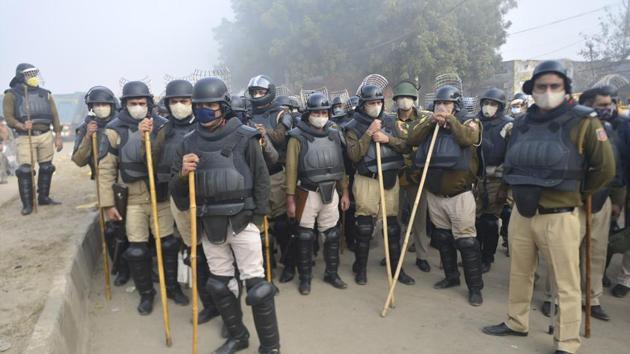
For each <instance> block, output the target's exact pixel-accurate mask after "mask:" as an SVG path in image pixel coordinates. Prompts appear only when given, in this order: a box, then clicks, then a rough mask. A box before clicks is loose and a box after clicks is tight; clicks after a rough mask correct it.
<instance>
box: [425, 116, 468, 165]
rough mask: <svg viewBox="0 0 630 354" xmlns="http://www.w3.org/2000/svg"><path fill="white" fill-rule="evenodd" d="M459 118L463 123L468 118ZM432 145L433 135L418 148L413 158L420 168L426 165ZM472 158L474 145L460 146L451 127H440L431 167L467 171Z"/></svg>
mask: <svg viewBox="0 0 630 354" xmlns="http://www.w3.org/2000/svg"><path fill="white" fill-rule="evenodd" d="M457 119H459V120H460V122H462V123H463V121H464V119H466V118H464V117H457ZM430 146H431V137H430V136H427V138H425V140H424V141H423V142H422V144H420V145H419V146H418V150H416V155H415V158H414V160H413V162H414V167H416V168H420V169H421V168H423V167H424V164H425V163H426V160H427V156H428V154H429V147H430ZM471 159H472V147H470V146H466V147H462V146H460V145H459V143H458V142H457V141H456V140H455V137H454V136H453V134H452V133H451V131H450V130H449V129H446V128H440V130H439V131H438V134H437V137H436V138H435V145H434V147H433V155H432V156H431V162H430V167H431V168H433V169H442V170H452V171H466V170H468V168H469V166H470V161H471Z"/></svg>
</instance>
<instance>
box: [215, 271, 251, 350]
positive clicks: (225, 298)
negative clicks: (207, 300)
mask: <svg viewBox="0 0 630 354" xmlns="http://www.w3.org/2000/svg"><path fill="white" fill-rule="evenodd" d="M231 279H232V278H231V277H220V276H216V275H211V276H210V279H208V284H207V287H208V291H209V292H210V294H211V295H212V300H213V301H214V303H215V305H216V306H217V309H218V310H219V313H220V314H221V318H222V319H223V323H224V325H225V327H226V328H227V332H228V339H227V341H225V343H223V345H222V346H220V347H219V348H218V349H217V350H215V351H214V353H217V354H218V353H221V354H232V353H235V352H236V351H238V350H242V349H245V348H247V347H249V332H248V331H247V328H246V327H245V325H244V324H243V312H242V311H241V306H240V301H239V299H238V298H237V297H236V296H234V294H233V293H232V292H231V291H230V289H229V288H228V287H227V284H228V282H229V281H230V280H231Z"/></svg>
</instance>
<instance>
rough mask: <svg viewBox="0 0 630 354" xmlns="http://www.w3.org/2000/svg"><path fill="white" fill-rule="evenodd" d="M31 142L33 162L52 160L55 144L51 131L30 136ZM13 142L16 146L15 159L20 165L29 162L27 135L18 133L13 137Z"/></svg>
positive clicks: (29, 153) (28, 163)
mask: <svg viewBox="0 0 630 354" xmlns="http://www.w3.org/2000/svg"><path fill="white" fill-rule="evenodd" d="M31 141H32V142H33V161H34V162H38V163H39V162H48V161H52V159H53V155H54V153H55V145H54V139H53V133H52V131H49V132H46V133H43V134H40V135H33V136H32V137H31ZM15 144H16V147H17V161H18V164H20V165H24V164H26V165H30V164H31V150H30V148H29V145H28V135H19V136H18V137H16V138H15Z"/></svg>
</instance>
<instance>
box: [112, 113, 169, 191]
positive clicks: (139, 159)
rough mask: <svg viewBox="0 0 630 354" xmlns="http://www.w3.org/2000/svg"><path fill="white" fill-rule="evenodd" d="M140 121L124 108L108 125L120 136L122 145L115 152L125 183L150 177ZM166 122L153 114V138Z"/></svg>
mask: <svg viewBox="0 0 630 354" xmlns="http://www.w3.org/2000/svg"><path fill="white" fill-rule="evenodd" d="M138 123H139V121H138V120H136V119H133V118H131V117H130V116H129V114H128V113H127V111H126V110H122V111H120V113H118V117H116V118H115V119H114V120H112V121H111V122H110V123H109V124H108V125H107V128H108V129H113V130H114V131H116V133H117V134H118V136H119V137H120V145H118V148H117V149H115V151H113V152H114V154H115V155H117V156H118V161H119V170H120V177H121V178H122V180H123V182H125V183H131V182H136V181H148V177H149V172H148V169H147V164H146V157H145V155H144V154H143V153H142V146H143V145H142V144H143V142H142V138H141V137H140V134H138ZM164 123H166V119H164V118H162V117H160V116H153V132H152V133H151V139H155V137H156V136H157V132H158V130H159V129H160V127H162V125H164ZM158 199H163V198H158Z"/></svg>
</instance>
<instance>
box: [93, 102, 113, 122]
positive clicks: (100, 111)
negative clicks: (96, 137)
mask: <svg viewBox="0 0 630 354" xmlns="http://www.w3.org/2000/svg"><path fill="white" fill-rule="evenodd" d="M92 111H93V112H94V115H95V116H96V118H101V119H103V118H107V117H109V115H110V114H111V113H112V106H110V105H106V106H97V107H94V108H92Z"/></svg>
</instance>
